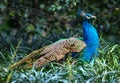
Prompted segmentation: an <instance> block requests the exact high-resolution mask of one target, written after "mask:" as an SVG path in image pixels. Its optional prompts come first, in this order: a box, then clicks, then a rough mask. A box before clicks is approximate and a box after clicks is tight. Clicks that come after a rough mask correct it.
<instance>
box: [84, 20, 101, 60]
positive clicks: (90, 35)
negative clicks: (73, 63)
mask: <svg viewBox="0 0 120 83" xmlns="http://www.w3.org/2000/svg"><path fill="white" fill-rule="evenodd" d="M83 34H84V42H85V43H86V45H87V47H86V48H85V50H84V55H83V57H82V59H83V60H85V61H88V62H89V61H90V59H91V58H92V57H93V55H94V54H97V48H98V46H99V37H98V33H97V31H96V29H95V28H94V26H93V25H92V24H91V23H90V22H89V21H88V20H84V21H83Z"/></svg>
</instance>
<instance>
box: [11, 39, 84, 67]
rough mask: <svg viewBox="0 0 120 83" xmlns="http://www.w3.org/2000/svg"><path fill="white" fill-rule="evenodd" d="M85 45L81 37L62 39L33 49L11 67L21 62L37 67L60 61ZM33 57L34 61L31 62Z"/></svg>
mask: <svg viewBox="0 0 120 83" xmlns="http://www.w3.org/2000/svg"><path fill="white" fill-rule="evenodd" d="M85 47H86V44H85V43H84V42H83V41H81V40H80V39H79V38H68V39H61V40H59V41H57V42H55V43H53V44H51V45H48V46H45V47H44V48H42V49H39V50H35V51H33V52H32V53H30V54H29V55H27V56H26V57H24V58H23V59H21V60H20V61H18V62H17V63H15V64H13V65H12V66H10V68H11V69H14V68H15V67H17V66H20V65H21V64H26V65H24V66H23V67H22V68H32V67H33V65H34V67H35V68H38V67H41V66H42V65H45V64H47V63H49V62H51V61H58V60H60V59H62V58H64V57H65V54H67V53H70V52H80V51H81V50H82V49H83V48H85ZM36 57H37V58H36ZM31 59H32V62H29V61H30V60H31ZM27 61H28V62H27Z"/></svg>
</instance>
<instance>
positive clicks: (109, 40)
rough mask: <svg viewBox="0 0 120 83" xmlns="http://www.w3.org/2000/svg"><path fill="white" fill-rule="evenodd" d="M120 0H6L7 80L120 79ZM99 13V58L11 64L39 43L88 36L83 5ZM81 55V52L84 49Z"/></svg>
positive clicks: (0, 20) (0, 45)
mask: <svg viewBox="0 0 120 83" xmlns="http://www.w3.org/2000/svg"><path fill="white" fill-rule="evenodd" d="M119 3H120V0H103V1H96V0H49V1H48V0H44V1H41V0H2V1H0V82H1V83H22V82H23V81H24V82H25V83H85V82H86V83H89V82H90V83H91V82H93V83H99V82H104V83H109V82H110V83H115V82H116V83H117V82H120V61H119V60H120V45H119V44H120V42H119V41H120V40H119V35H120V32H119V30H120V28H119V27H120V25H119V24H118V23H119V22H120V15H119V13H120V8H119ZM78 9H82V10H84V11H86V12H90V13H92V14H94V15H96V17H97V19H96V21H95V22H94V25H95V27H97V30H98V32H99V35H100V43H101V46H100V49H99V57H98V58H96V59H95V62H94V63H92V62H91V63H83V62H81V61H77V62H76V63H73V62H74V59H76V58H71V57H68V59H67V60H66V61H65V62H64V63H62V64H61V63H56V62H52V63H50V64H48V65H46V66H43V67H42V68H40V69H38V70H35V69H34V68H33V69H31V70H22V69H21V70H9V68H8V66H9V65H11V64H13V63H15V62H16V61H18V60H20V59H21V58H23V57H24V56H25V55H27V54H28V53H30V52H32V51H33V50H35V49H39V48H41V47H43V46H45V45H48V44H50V43H53V42H55V41H56V40H59V39H60V38H69V37H73V36H76V37H79V36H82V28H81V22H82V18H81V17H78V16H77V10H78ZM79 56H81V54H80V55H79Z"/></svg>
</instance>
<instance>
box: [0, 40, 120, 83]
mask: <svg viewBox="0 0 120 83" xmlns="http://www.w3.org/2000/svg"><path fill="white" fill-rule="evenodd" d="M20 44H21V41H20V42H19V43H18V45H17V46H16V47H14V46H11V49H10V50H11V52H10V53H3V52H0V55H1V56H2V61H1V63H0V82H1V83H22V82H24V83H119V82H120V61H119V60H120V45H118V44H111V43H109V42H107V41H105V40H103V39H101V47H100V49H99V57H97V58H96V59H95V61H94V63H92V62H91V63H86V62H84V63H83V62H80V61H77V62H76V63H72V61H73V60H74V59H72V58H71V57H68V58H67V60H66V61H65V62H64V63H63V64H60V63H56V62H52V63H49V64H48V65H46V66H44V67H42V68H39V69H37V70H35V69H31V70H22V69H21V70H9V69H8V68H7V67H8V66H9V65H10V64H12V63H14V62H15V61H16V59H17V58H19V57H21V56H19V55H22V57H23V56H24V55H26V52H24V50H22V51H20V49H21V48H23V47H21V46H20ZM24 49H28V48H27V47H25V48H24ZM6 55H7V56H8V58H6V57H5V56H6ZM15 57H17V58H15ZM14 60H15V61H14Z"/></svg>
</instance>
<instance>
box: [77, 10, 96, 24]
mask: <svg viewBox="0 0 120 83" xmlns="http://www.w3.org/2000/svg"><path fill="white" fill-rule="evenodd" d="M78 16H81V17H83V20H84V21H90V22H92V20H94V19H96V16H94V15H92V14H90V13H85V12H84V11H82V10H80V9H79V10H78Z"/></svg>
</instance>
